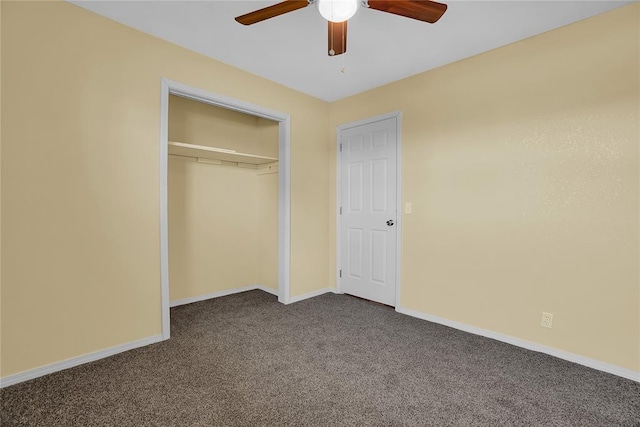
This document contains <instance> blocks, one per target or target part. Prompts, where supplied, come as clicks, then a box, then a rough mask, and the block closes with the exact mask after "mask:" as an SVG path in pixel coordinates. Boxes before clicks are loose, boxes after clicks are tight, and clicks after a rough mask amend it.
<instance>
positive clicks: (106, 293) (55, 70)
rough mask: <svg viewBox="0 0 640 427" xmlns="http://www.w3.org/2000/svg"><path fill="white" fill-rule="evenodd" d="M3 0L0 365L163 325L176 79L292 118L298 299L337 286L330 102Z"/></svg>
mask: <svg viewBox="0 0 640 427" xmlns="http://www.w3.org/2000/svg"><path fill="white" fill-rule="evenodd" d="M1 7H2V36H3V37H2V38H3V40H2V59H3V60H2V103H3V107H4V108H2V124H3V127H2V166H1V167H2V178H3V179H2V218H1V219H2V257H3V258H2V263H3V267H4V268H3V269H2V284H3V286H2V344H3V345H2V366H1V373H0V375H2V376H7V375H11V374H15V373H18V372H21V371H25V370H29V369H34V368H37V367H40V366H43V365H47V364H50V363H54V362H59V361H62V360H65V359H68V358H71V357H76V356H80V355H83V354H86V353H90V352H94V351H98V350H102V349H105V348H108V347H111V346H116V345H120V344H124V343H127V342H131V341H134V340H138V339H142V338H145V337H150V336H153V335H156V334H159V333H160V331H161V313H160V257H159V253H160V246H159V214H158V206H159V182H158V176H159V172H158V140H159V105H160V99H159V97H160V80H161V78H162V77H167V78H170V79H172V80H175V81H179V82H183V83H186V84H189V85H192V86H196V87H199V88H203V89H205V90H209V91H212V92H216V93H219V94H222V95H224V96H229V97H233V98H237V99H242V100H244V101H246V102H250V103H253V104H257V105H261V106H264V107H266V108H270V109H273V110H276V111H281V112H285V113H289V114H290V115H291V142H292V144H291V180H292V186H291V221H292V230H291V246H292V250H293V252H294V254H295V256H292V259H291V295H292V296H296V295H300V294H304V293H306V292H310V291H314V290H317V289H321V288H325V287H326V286H327V281H328V277H329V274H328V271H327V268H326V263H325V264H323V265H318V264H319V263H318V262H317V260H318V259H323V260H324V259H327V257H328V256H329V248H328V238H327V233H326V230H327V227H328V211H327V209H328V206H327V204H326V200H327V198H328V191H329V189H328V183H327V180H326V166H325V165H326V164H327V162H328V161H329V156H330V153H329V148H328V146H327V143H326V142H327V139H328V132H329V130H328V128H327V120H328V105H327V104H326V103H324V102H321V101H319V100H316V99H314V98H311V97H309V96H306V95H302V94H300V93H298V92H295V91H293V90H290V89H287V88H285V87H283V86H280V85H277V84H275V83H272V82H269V81H267V80H264V79H261V78H258V77H256V76H254V75H251V74H248V73H245V72H242V71H240V70H238V69H235V68H232V67H229V66H227V65H224V64H222V63H220V62H217V61H215V60H212V59H209V58H206V57H203V56H201V55H198V54H195V53H193V52H190V51H187V50H185V49H182V48H180V47H177V46H175V45H172V44H169V43H166V42H164V41H161V40H159V39H156V38H154V37H151V36H148V35H145V34H142V33H140V32H137V31H135V30H132V29H130V28H127V27H125V26H122V25H120V24H117V23H115V22H113V21H110V20H108V19H106V18H103V17H100V16H98V15H96V14H93V13H91V12H88V11H86V10H83V9H81V8H78V7H76V6H74V5H71V4H69V3H63V2H1ZM302 248H304V250H301V249H302ZM310 273H311V274H310Z"/></svg>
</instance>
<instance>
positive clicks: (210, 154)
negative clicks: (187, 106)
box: [169, 141, 278, 165]
mask: <svg viewBox="0 0 640 427" xmlns="http://www.w3.org/2000/svg"><path fill="white" fill-rule="evenodd" d="M169 154H175V155H178V156H187V157H198V158H201V159H212V160H223V161H227V162H237V163H249V164H252V165H262V164H265V163H273V162H277V161H278V159H277V158H276V157H265V156H257V155H255V154H247V153H238V152H237V151H235V150H228V149H226V148H217V147H209V146H206V145H195V144H187V143H184V142H176V141H169Z"/></svg>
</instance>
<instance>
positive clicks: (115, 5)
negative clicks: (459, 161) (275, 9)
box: [72, 0, 632, 101]
mask: <svg viewBox="0 0 640 427" xmlns="http://www.w3.org/2000/svg"><path fill="white" fill-rule="evenodd" d="M440 1H441V2H444V3H447V4H448V5H449V8H448V10H447V12H446V13H445V14H444V16H443V17H442V18H441V19H440V20H439V21H438V22H437V23H435V24H427V23H424V22H420V21H416V20H413V19H408V18H403V17H400V16H396V15H391V14H389V13H384V12H379V11H376V10H371V9H364V8H362V7H360V8H359V10H358V13H356V15H355V16H354V17H353V18H352V19H351V20H350V21H349V33H348V35H349V36H348V40H347V42H348V43H347V53H346V54H344V55H340V56H336V57H329V56H328V55H327V53H326V52H327V23H326V21H325V20H324V19H323V18H322V17H321V16H320V14H319V13H318V11H317V10H316V8H315V6H313V5H311V6H308V7H306V8H304V9H301V10H297V11H294V12H290V13H288V14H285V15H281V16H279V17H276V18H272V19H269V20H266V21H263V22H259V23H257V24H254V25H251V26H244V25H240V24H238V23H237V22H236V21H235V20H234V19H233V18H234V17H236V16H238V15H242V14H245V13H247V12H251V11H253V10H256V9H259V8H262V7H266V6H270V5H272V4H275V3H277V1H244V0H227V1H220V0H218V1H211V0H209V1H187V0H181V1H154V0H144V1H93V0H92V1H86V0H82V1H72V2H73V3H75V4H77V5H78V6H81V7H83V8H85V9H88V10H91V11H93V12H96V13H98V14H100V15H103V16H106V17H108V18H111V19H113V20H115V21H118V22H121V23H123V24H125V25H128V26H130V27H133V28H136V29H138V30H140V31H143V32H145V33H148V34H152V35H154V36H156V37H159V38H161V39H164V40H167V41H170V42H172V43H175V44H177V45H180V46H183V47H185V48H187V49H190V50H193V51H196V52H199V53H201V54H204V55H207V56H210V57H213V58H215V59H217V60H219V61H222V62H225V63H227V64H230V65H233V66H235V67H238V68H241V69H243V70H246V71H249V72H251V73H253V74H257V75H259V76H262V77H264V78H267V79H269V80H272V81H275V82H278V83H280V84H283V85H285V86H288V87H290V88H293V89H296V90H299V91H301V92H304V93H307V94H309V95H312V96H314V97H317V98H320V99H322V100H325V101H335V100H337V99H341V98H344V97H347V96H350V95H354V94H356V93H360V92H364V91H366V90H369V89H371V88H374V87H377V86H381V85H384V84H386V83H390V82H392V81H396V80H400V79H402V78H405V77H408V76H411V75H414V74H417V73H420V72H423V71H427V70H430V69H433V68H436V67H440V66H442V65H445V64H448V63H451V62H454V61H458V60H460V59H463V58H466V57H469V56H472V55H476V54H479V53H481V52H486V51H488V50H491V49H495V48H497V47H500V46H504V45H506V44H509V43H513V42H515V41H518V40H522V39H524V38H527V37H531V36H534V35H536V34H540V33H543V32H545V31H549V30H552V29H554V28H558V27H561V26H563V25H567V24H570V23H572V22H575V21H579V20H581V19H584V18H587V17H590V16H593V15H596V14H599V13H602V12H605V11H607V10H611V9H614V8H616V7H619V6H622V5H625V4H628V3H632V1H584V0H583V1H560V0H552V1H542V0H537V1H481V0H475V1H457V0H453V1H451V0H449V1H443V0H440ZM342 67H344V72H342V70H341V69H342Z"/></svg>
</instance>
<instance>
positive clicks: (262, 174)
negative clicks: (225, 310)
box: [168, 95, 278, 303]
mask: <svg viewBox="0 0 640 427" xmlns="http://www.w3.org/2000/svg"><path fill="white" fill-rule="evenodd" d="M169 98H170V99H169V141H170V146H169V153H170V155H169V174H168V187H169V191H168V195H169V199H168V202H169V203H168V209H169V292H170V299H171V302H172V303H174V302H176V301H180V300H185V299H192V298H198V297H201V296H206V295H208V294H212V293H217V292H223V291H227V290H231V289H236V288H240V287H244V286H248V285H255V284H259V285H263V286H266V287H269V288H272V289H273V290H274V293H275V292H276V291H277V288H278V173H277V160H263V163H264V164H262V165H251V164H250V162H252V161H253V159H248V160H247V163H244V162H243V160H242V158H240V159H239V160H238V161H237V162H231V161H228V160H227V161H219V160H216V159H215V157H216V153H207V152H204V151H201V150H200V151H198V150H193V151H189V150H188V149H187V150H185V149H179V150H177V151H176V149H173V151H172V146H171V144H172V143H175V142H178V143H186V144H193V145H199V146H207V147H216V148H219V149H222V150H234V151H236V152H239V153H248V154H252V155H257V156H264V157H271V158H274V159H277V158H278V123H276V122H273V121H269V120H265V119H262V118H259V117H254V116H251V115H247V114H242V113H238V112H235V111H232V110H228V109H224V108H220V107H216V106H212V105H208V104H204V103H200V102H197V101H193V100H189V99H185V98H181V97H177V96H173V95H171V96H170V97H169ZM172 152H173V153H176V152H178V153H179V154H180V155H175V154H171V153H172ZM200 156H206V157H208V159H205V160H203V159H202V158H201V159H200V161H199V160H198V157H200ZM221 157H222V158H228V156H227V157H225V155H224V154H223V155H221ZM216 163H220V164H216Z"/></svg>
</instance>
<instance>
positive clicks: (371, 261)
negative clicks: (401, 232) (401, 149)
mask: <svg viewBox="0 0 640 427" xmlns="http://www.w3.org/2000/svg"><path fill="white" fill-rule="evenodd" d="M340 141H341V143H342V153H341V160H340V162H341V164H340V171H341V177H342V178H341V189H340V190H341V207H342V208H343V209H342V215H341V218H340V220H341V221H340V222H341V225H340V227H341V239H342V242H341V254H342V255H341V260H340V264H341V268H342V269H343V273H345V274H343V276H342V279H341V289H342V291H343V292H345V293H348V294H352V295H355V296H358V297H362V298H366V299H370V300H373V301H377V302H381V303H383V304H389V305H395V302H396V301H395V296H396V269H397V266H396V239H397V232H396V225H395V222H396V219H397V218H396V146H397V138H396V119H395V118H391V119H386V120H381V121H378V122H374V123H369V124H365V125H361V126H357V127H353V128H349V129H345V130H343V131H341V133H340ZM388 221H392V222H389V224H392V225H387V222H388Z"/></svg>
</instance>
